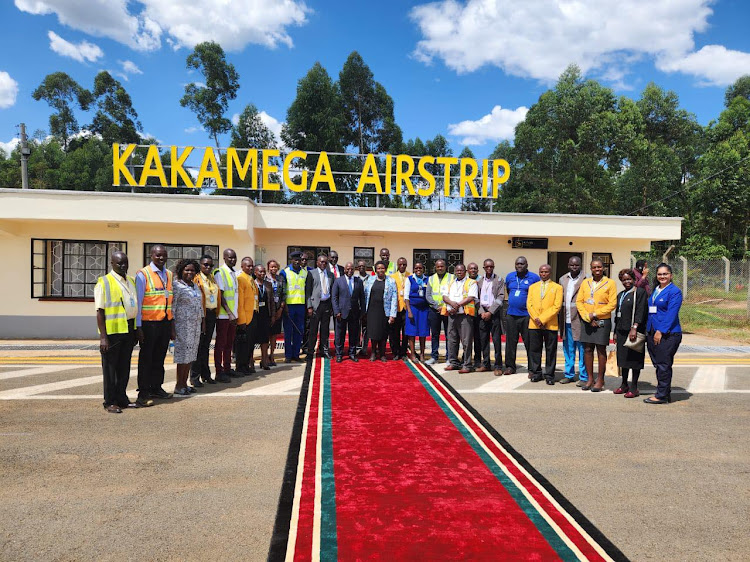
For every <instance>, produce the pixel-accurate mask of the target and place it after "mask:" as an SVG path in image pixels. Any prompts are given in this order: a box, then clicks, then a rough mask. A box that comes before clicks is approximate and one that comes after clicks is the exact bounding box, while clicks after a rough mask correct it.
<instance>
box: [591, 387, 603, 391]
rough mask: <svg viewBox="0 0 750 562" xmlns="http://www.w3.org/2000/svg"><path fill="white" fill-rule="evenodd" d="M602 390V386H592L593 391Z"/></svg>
mask: <svg viewBox="0 0 750 562" xmlns="http://www.w3.org/2000/svg"><path fill="white" fill-rule="evenodd" d="M602 390H604V387H601V386H592V387H591V392H601V391H602Z"/></svg>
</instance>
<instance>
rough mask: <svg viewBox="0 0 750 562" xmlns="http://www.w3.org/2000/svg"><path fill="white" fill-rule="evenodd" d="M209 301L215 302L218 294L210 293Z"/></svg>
mask: <svg viewBox="0 0 750 562" xmlns="http://www.w3.org/2000/svg"><path fill="white" fill-rule="evenodd" d="M208 302H210V303H211V304H214V303H215V302H216V296H215V295H213V294H211V295H209V297H208Z"/></svg>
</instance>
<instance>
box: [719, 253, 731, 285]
mask: <svg viewBox="0 0 750 562" xmlns="http://www.w3.org/2000/svg"><path fill="white" fill-rule="evenodd" d="M721 259H722V260H724V292H725V293H728V292H729V265H730V263H731V262H730V261H729V260H728V259H727V258H726V256H721Z"/></svg>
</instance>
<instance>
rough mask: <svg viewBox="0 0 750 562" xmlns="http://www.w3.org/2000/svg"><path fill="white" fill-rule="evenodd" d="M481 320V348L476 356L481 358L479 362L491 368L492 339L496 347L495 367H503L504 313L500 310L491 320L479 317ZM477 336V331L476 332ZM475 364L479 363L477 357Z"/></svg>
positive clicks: (479, 320)
mask: <svg viewBox="0 0 750 562" xmlns="http://www.w3.org/2000/svg"><path fill="white" fill-rule="evenodd" d="M477 320H478V322H479V330H478V332H479V349H478V351H477V352H476V356H477V357H478V359H479V363H481V364H482V366H484V367H486V368H487V369H489V368H490V339H491V340H492V344H493V346H494V348H495V362H494V365H493V369H502V368H503V348H502V345H503V342H502V336H503V319H502V313H501V312H500V311H499V310H498V311H497V312H496V313H495V314H493V315H492V316H491V317H490V319H489V320H482V318H480V317H477ZM475 338H476V333H475ZM474 364H475V365H477V361H476V359H475V361H474Z"/></svg>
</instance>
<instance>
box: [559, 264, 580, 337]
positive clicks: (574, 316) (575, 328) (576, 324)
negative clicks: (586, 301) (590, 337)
mask: <svg viewBox="0 0 750 562" xmlns="http://www.w3.org/2000/svg"><path fill="white" fill-rule="evenodd" d="M585 278H586V276H585V275H584V274H583V272H581V273H579V274H578V278H577V279H576V280H575V281H573V279H571V277H570V273H566V274H565V275H563V276H562V277H560V281H559V283H560V285H562V288H563V303H562V308H560V320H559V326H560V335H561V336H562V338H563V339H565V307H566V306H568V303H567V302H566V295H567V291H568V284H569V283H574V285H573V306H571V307H570V329H571V331H572V332H573V339H574V340H575V341H578V340H579V339H580V338H581V317H580V315H579V314H578V308H577V307H576V296H577V295H578V289H580V288H581V283H583V280H584V279H585Z"/></svg>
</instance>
